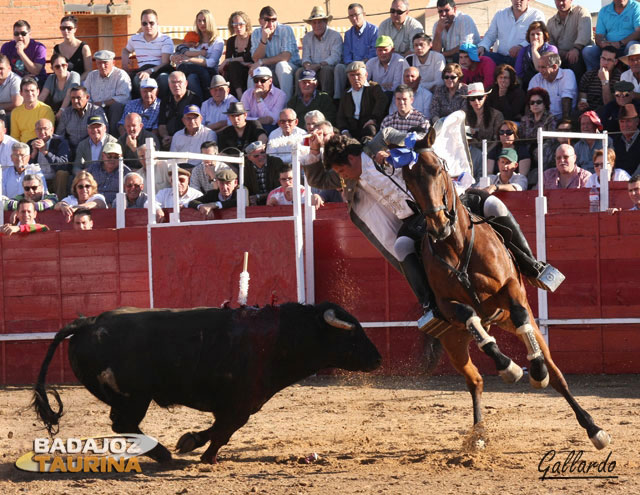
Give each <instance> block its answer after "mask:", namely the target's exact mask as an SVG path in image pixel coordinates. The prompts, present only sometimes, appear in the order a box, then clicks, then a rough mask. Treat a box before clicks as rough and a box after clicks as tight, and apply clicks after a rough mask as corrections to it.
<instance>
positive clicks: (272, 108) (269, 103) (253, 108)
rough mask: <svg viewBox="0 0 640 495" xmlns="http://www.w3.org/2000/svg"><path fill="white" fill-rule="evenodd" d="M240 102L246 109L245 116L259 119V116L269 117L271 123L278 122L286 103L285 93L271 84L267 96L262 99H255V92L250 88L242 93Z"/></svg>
mask: <svg viewBox="0 0 640 495" xmlns="http://www.w3.org/2000/svg"><path fill="white" fill-rule="evenodd" d="M241 101H242V104H243V105H244V108H245V109H246V110H247V114H248V115H247V117H249V118H250V119H259V118H260V117H271V118H272V119H273V123H274V124H275V123H277V122H278V118H279V117H280V112H281V111H282V110H283V109H284V107H285V106H286V104H287V94H286V93H285V92H284V91H282V90H281V89H280V88H276V87H275V86H271V90H270V91H269V94H267V97H266V98H264V99H263V100H262V101H260V102H258V101H257V100H256V97H255V94H254V92H253V91H252V90H247V91H245V92H244V94H243V95H242V100H241Z"/></svg>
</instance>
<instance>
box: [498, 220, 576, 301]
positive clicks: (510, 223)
mask: <svg viewBox="0 0 640 495" xmlns="http://www.w3.org/2000/svg"><path fill="white" fill-rule="evenodd" d="M491 225H492V227H493V228H494V229H495V230H496V231H497V232H498V233H499V234H500V235H501V236H502V237H503V238H504V242H505V245H506V246H507V247H508V248H509V249H510V250H511V252H512V253H513V256H514V257H515V259H516V262H517V263H518V267H519V268H520V271H521V272H522V274H523V275H524V276H525V277H527V278H528V280H529V281H530V282H531V283H532V284H533V285H534V286H535V287H540V288H541V289H544V290H548V291H550V292H553V291H555V290H556V289H557V288H558V287H559V286H560V284H561V283H562V282H563V281H564V279H565V277H564V275H563V274H562V273H561V272H560V271H559V270H558V269H557V268H554V267H553V266H551V265H550V264H548V263H544V262H542V261H538V260H537V259H536V258H535V257H534V256H533V253H532V252H531V248H530V247H529V243H528V242H527V239H526V237H525V236H524V234H523V233H522V230H521V229H520V225H518V222H516V219H515V218H514V217H513V215H511V214H509V215H505V216H502V217H495V218H494V219H493V220H492V221H491Z"/></svg>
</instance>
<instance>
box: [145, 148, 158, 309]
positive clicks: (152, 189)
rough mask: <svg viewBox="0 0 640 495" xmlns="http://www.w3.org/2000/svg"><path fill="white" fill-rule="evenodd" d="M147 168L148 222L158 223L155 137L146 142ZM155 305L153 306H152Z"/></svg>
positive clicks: (150, 223)
mask: <svg viewBox="0 0 640 495" xmlns="http://www.w3.org/2000/svg"><path fill="white" fill-rule="evenodd" d="M145 148H146V152H145V156H144V161H145V168H146V169H147V173H146V174H145V176H146V179H147V180H146V184H145V189H146V190H147V197H148V198H149V199H148V203H147V219H148V220H147V223H148V224H149V225H155V223H156V159H155V152H156V150H155V145H154V142H153V138H147V139H146V142H145ZM151 307H153V306H151Z"/></svg>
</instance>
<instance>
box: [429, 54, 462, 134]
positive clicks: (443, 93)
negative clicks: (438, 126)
mask: <svg viewBox="0 0 640 495" xmlns="http://www.w3.org/2000/svg"><path fill="white" fill-rule="evenodd" d="M462 77H463V74H462V67H460V64H447V65H445V66H444V69H443V70H442V79H443V80H444V84H443V85H441V86H436V87H435V89H434V91H433V98H431V108H430V110H431V122H436V121H437V120H438V119H440V118H442V117H446V116H447V115H449V114H452V113H453V112H455V111H457V110H462V109H463V108H464V106H465V100H464V95H466V94H467V85H466V84H463V83H462Z"/></svg>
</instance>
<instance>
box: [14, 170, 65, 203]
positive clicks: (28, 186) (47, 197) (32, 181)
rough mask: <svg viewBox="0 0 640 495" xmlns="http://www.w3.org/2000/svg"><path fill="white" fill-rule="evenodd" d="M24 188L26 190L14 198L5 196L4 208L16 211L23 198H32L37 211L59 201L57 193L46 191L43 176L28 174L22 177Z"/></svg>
mask: <svg viewBox="0 0 640 495" xmlns="http://www.w3.org/2000/svg"><path fill="white" fill-rule="evenodd" d="M22 188H23V190H24V192H23V193H22V194H18V195H17V196H15V197H14V198H13V199H9V198H3V199H4V200H5V202H4V210H5V211H15V210H17V209H18V203H19V202H20V200H22V199H30V200H31V201H33V202H34V204H35V207H36V211H44V210H48V209H50V208H53V206H54V205H55V204H56V203H57V202H58V197H57V196H56V195H55V194H47V193H45V192H44V187H43V185H42V176H41V175H33V174H26V175H25V176H24V178H23V179H22Z"/></svg>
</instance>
